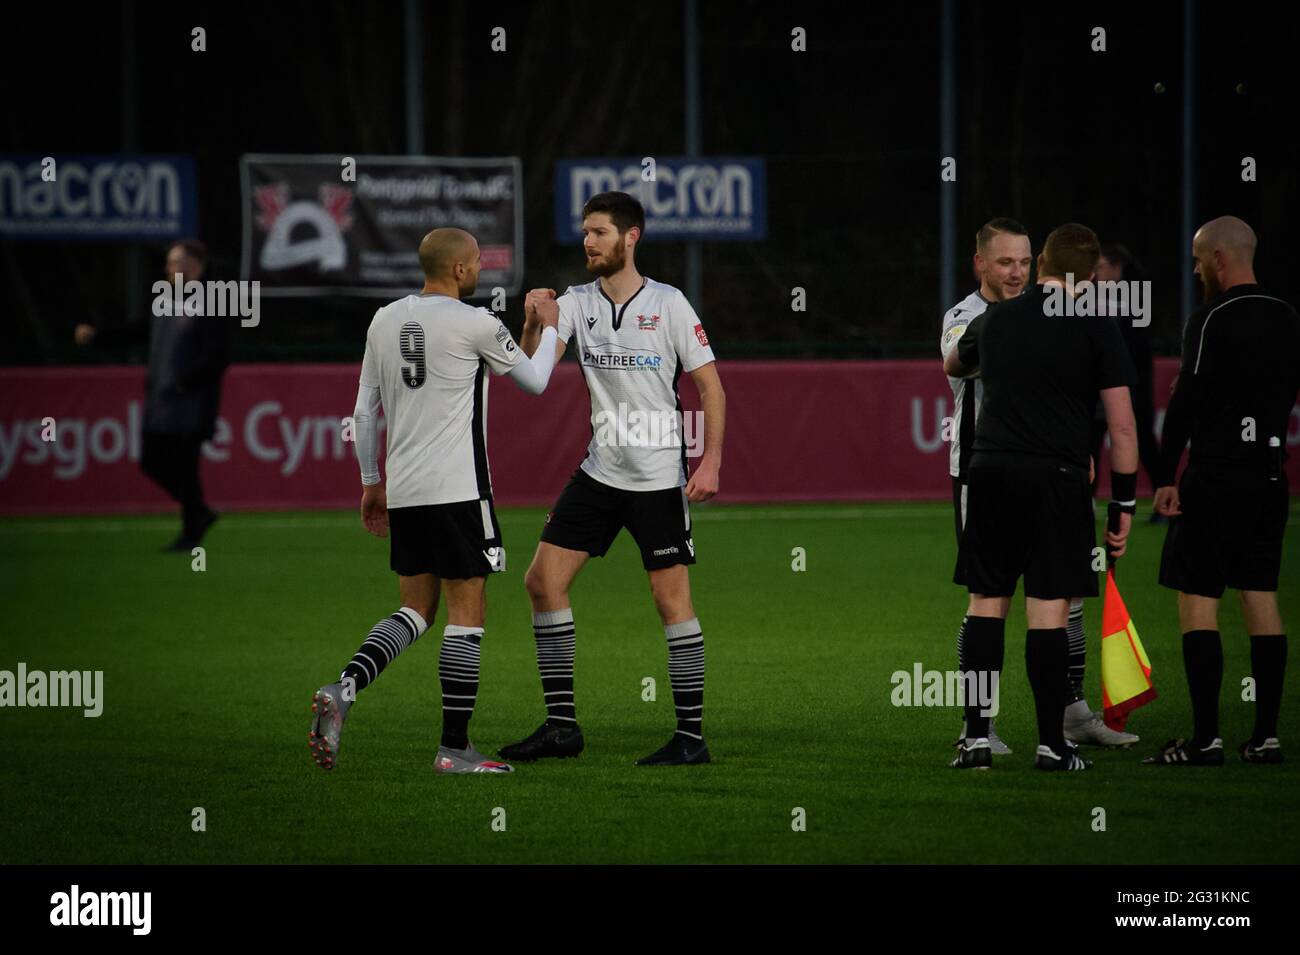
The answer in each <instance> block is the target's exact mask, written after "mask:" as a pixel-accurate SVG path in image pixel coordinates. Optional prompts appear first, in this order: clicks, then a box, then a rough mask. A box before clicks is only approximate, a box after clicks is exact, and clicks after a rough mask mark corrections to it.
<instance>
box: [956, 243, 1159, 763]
mask: <svg viewBox="0 0 1300 955" xmlns="http://www.w3.org/2000/svg"><path fill="white" fill-rule="evenodd" d="M1032 263H1033V259H1032V251H1031V248H1030V242H1029V235H1028V233H1027V232H1026V230H1025V227H1024V226H1023V225H1021V224H1020V223H1019V222H1017V221H1016V220H1014V219H1008V218H996V219H991V220H989V221H988V222H986V223H985V224H984V225H983V226H981V227H980V230H979V231H978V232H977V233H976V234H975V259H974V265H975V274H976V275H977V276H978V277H979V280H980V287H979V288H978V289H977V290H976V291H974V292H972V293H971V294H970V295H968V296H966V298H964V299H962V300H961V301H960V302H958V303H957V304H956V305H955V306H953V307H952V308H951V309H950V310H949V311H948V312H947V313H946V314H945V315H944V317H943V327H942V329H941V331H940V339H939V353H940V354H941V355H942V356H944V357H945V358H946V357H947V355H948V353H949V352H950V351H951V350H952V349H953V347H954V346H955V345H956V344H957V341H958V340H959V339H960V338H961V336H962V333H963V332H965V331H966V326H967V325H969V324H970V323H971V321H972V320H973V319H974V318H975V317H976V316H977V315H980V314H981V313H983V311H984V310H985V309H986V308H988V307H989V306H990V305H993V304H996V303H997V302H1003V301H1006V300H1007V299H1011V298H1015V297H1016V296H1018V295H1019V294H1020V293H1021V292H1023V291H1024V290H1025V286H1026V284H1028V282H1029V278H1030V268H1031V265H1032ZM948 384H949V386H950V387H951V388H952V393H953V401H954V411H953V422H952V441H951V445H950V448H949V455H948V473H949V474H950V475H951V476H952V491H953V512H954V517H955V520H956V528H957V542H958V544H959V545H960V543H961V534H962V528H963V527H964V526H965V524H966V468H967V465H968V463H969V461H970V456H971V450H972V445H973V444H974V441H975V422H976V419H977V417H978V415H979V406H980V401H981V400H982V398H983V394H982V386H981V384H980V380H979V377H978V373H976V375H975V376H974V377H970V378H954V377H952V376H951V375H950V376H949V377H948ZM953 582H954V583H957V584H962V583H965V581H964V580H963V579H962V575H961V572H960V568H959V569H958V570H957V571H956V572H955V573H954V574H953ZM973 619H974V620H975V622H974V623H971V620H972V617H971V616H970V606H969V604H968V606H967V615H966V616H965V617H963V618H962V622H961V627H960V629H958V631H957V659H958V667H959V668H960V669H961V670H962V671H963V672H965V671H967V670H970V669H973V670H976V671H980V670H985V669H990V670H995V671H998V672H1000V671H1001V669H1002V658H1003V634H1002V628H1001V624H1000V623H994V622H993V619H992V618H973ZM971 628H974V629H976V630H978V631H979V633H977V634H976V635H975V636H974V637H973V638H972V637H971V635H970V633H969V632H968V631H969V630H970V629H971ZM986 630H988V631H990V632H989V633H986V632H985V631H986ZM994 630H995V631H996V632H995V633H994V632H992V631H994ZM1066 633H1067V635H1068V638H1069V647H1070V693H1069V700H1070V701H1071V702H1070V703H1069V705H1068V706H1066V709H1065V714H1064V722H1065V738H1066V739H1067V740H1069V741H1070V742H1072V743H1088V744H1091V745H1095V746H1121V747H1122V746H1131V745H1133V744H1134V743H1136V742H1137V741H1138V737H1137V736H1134V735H1133V734H1132V733H1121V732H1116V731H1115V730H1112V729H1111V728H1110V727H1108V726H1107V725H1106V724H1105V723H1104V722H1103V721H1102V719H1101V717H1100V716H1099V715H1097V714H1096V713H1094V712H1093V711H1092V708H1091V707H1090V706H1089V705H1088V703H1087V700H1086V699H1085V697H1084V691H1083V680H1084V672H1085V671H1084V666H1085V661H1086V659H1087V638H1086V635H1085V634H1084V629H1083V598H1082V597H1077V598H1075V599H1074V600H1071V601H1070V614H1069V622H1068V625H1067V627H1066ZM970 643H973V644H974V646H969V645H968V644H970ZM965 742H966V732H965V730H964V729H963V731H962V735H961V736H960V737H959V738H958V740H957V746H958V747H959V750H960V748H961V747H963V746H964V744H965ZM988 743H989V749H990V751H991V752H992V753H994V754H997V755H1008V754H1010V753H1011V748H1010V747H1009V746H1007V744H1006V743H1005V742H1003V741H1002V739H1001V738H999V737H998V735H997V732H996V730H995V729H994V724H993V720H991V719H990V720H989V735H988ZM962 759H963V757H962V754H961V752H960V751H959V754H958V756H957V758H956V759H954V760H953V766H955V767H958V768H963V767H962V766H961V764H962Z"/></svg>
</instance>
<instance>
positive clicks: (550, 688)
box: [533, 607, 578, 724]
mask: <svg viewBox="0 0 1300 955" xmlns="http://www.w3.org/2000/svg"><path fill="white" fill-rule="evenodd" d="M533 639H534V640H536V641H537V672H538V673H540V674H541V677H542V698H543V699H544V700H545V701H546V722H548V723H566V724H574V723H577V722H578V713H577V710H576V708H575V706H574V700H573V657H574V653H575V647H576V645H577V641H576V638H575V636H574V627H573V608H572V607H565V608H564V609H563V610H543V611H541V612H539V613H534V614H533Z"/></svg>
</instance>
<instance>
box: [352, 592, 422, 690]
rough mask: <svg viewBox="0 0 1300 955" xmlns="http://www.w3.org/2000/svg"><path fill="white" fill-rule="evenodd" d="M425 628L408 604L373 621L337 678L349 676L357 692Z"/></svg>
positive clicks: (373, 680) (377, 675) (371, 680)
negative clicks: (367, 633) (375, 622)
mask: <svg viewBox="0 0 1300 955" xmlns="http://www.w3.org/2000/svg"><path fill="white" fill-rule="evenodd" d="M428 629H429V625H428V624H427V623H425V621H424V617H422V616H420V614H419V613H417V612H416V611H414V610H412V609H411V608H410V607H402V608H401V609H400V610H398V611H397V613H395V614H393V615H392V616H391V617H385V618H384V619H383V620H381V621H379V622H378V623H377V624H375V626H374V628H373V629H372V630H371V631H370V633H369V635H368V636H367V637H366V640H365V642H364V643H363V644H361V646H360V647H359V648H358V649H357V652H356V653H354V654H353V655H352V659H351V660H350V661H348V665H347V666H346V667H344V668H343V673H342V674H341V675H340V676H339V679H340V680H346V679H347V678H348V677H351V678H352V679H353V680H355V681H356V688H357V691H358V692H360V691H361V690H364V689H365V688H366V687H368V686H369V685H370V684H371V683H374V682H375V680H377V679H378V678H379V674H381V673H383V672H384V667H386V666H388V664H390V663H392V662H393V661H394V660H396V659H397V655H398V654H399V653H401V652H402V651H403V650H405V649H406V648H407V647H409V646H410V645H411V644H413V643H414V642H415V641H416V640H419V639H420V634H422V633H424V631H426V630H428Z"/></svg>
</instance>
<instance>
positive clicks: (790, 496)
mask: <svg viewBox="0 0 1300 955" xmlns="http://www.w3.org/2000/svg"><path fill="white" fill-rule="evenodd" d="M718 370H719V373H720V375H721V377H722V382H723V385H724V387H725V388H726V391H727V440H726V448H725V451H724V457H723V468H722V491H721V493H720V494H719V495H718V498H717V500H718V501H719V502H720V503H727V502H731V503H739V502H762V501H774V502H780V501H877V500H948V499H950V498H951V495H952V487H951V483H950V479H949V477H948V450H947V444H946V443H945V441H944V439H943V427H944V418H945V417H949V416H951V415H952V392H951V391H950V390H949V388H948V382H947V379H946V378H945V377H944V376H943V374H942V372H941V371H940V370H939V368H938V362H935V361H844V362H834V361H793V362H781V361H760V362H720V363H719V369H718ZM1176 371H1177V362H1176V361H1175V360H1173V359H1159V360H1157V362H1156V376H1155V393H1156V396H1157V405H1158V409H1157V427H1158V426H1159V423H1160V421H1161V420H1163V414H1164V411H1163V405H1164V403H1165V402H1166V401H1167V400H1168V394H1169V383H1170V381H1171V380H1172V378H1173V375H1174V373H1175V372H1176ZM358 372H359V366H357V365H282V364H265V365H262V364H259V365H234V366H232V367H231V368H230V369H229V370H228V371H227V373H226V376H225V380H224V385H223V391H222V403H221V415H220V418H219V420H218V426H217V433H216V436H215V438H214V440H213V441H211V442H208V443H207V444H206V445H205V446H204V450H203V463H202V477H203V482H204V487H205V490H206V493H207V496H208V499H209V500H210V501H211V502H212V504H213V506H214V507H216V508H218V509H241V508H243V509H298V508H349V507H355V506H357V504H358V502H359V500H360V477H359V472H358V468H357V463H356V456H355V452H354V449H353V445H352V444H351V443H350V442H348V441H346V440H345V439H344V431H343V427H342V420H343V418H344V417H346V416H348V415H351V414H352V405H353V402H354V400H355V397H356V390H357V375H358ZM680 388H681V395H682V405H683V408H684V409H685V410H686V412H687V413H690V412H694V411H696V410H698V409H699V397H698V395H697V394H696V392H695V388H694V385H693V384H692V382H691V380H690V376H688V375H683V376H682V379H681V383H680ZM489 393H490V394H489V401H488V457H489V460H490V463H491V472H492V482H493V488H494V492H495V496H496V500H497V502H498V503H500V504H502V505H549V504H551V503H553V502H554V500H555V498H556V496H557V495H558V494H559V493H560V490H561V489H562V488H563V487H564V484H565V482H566V481H567V480H568V478H569V475H570V474H571V473H572V471H573V469H574V468H575V467H577V466H578V463H579V462H580V461H581V460H582V457H583V455H584V454H585V452H586V447H587V442H588V441H589V440H590V439H591V437H592V433H593V426H592V422H591V420H590V411H589V405H588V401H587V389H586V385H585V384H584V382H583V380H582V374H581V369H580V368H579V367H578V365H577V364H576V363H574V362H571V361H566V362H563V363H561V364H560V365H559V366H558V367H557V368H556V370H555V373H554V375H553V376H552V378H551V383H550V386H549V387H548V388H547V390H546V392H545V393H544V394H542V395H540V396H533V395H528V394H525V393H524V392H523V391H521V390H520V389H519V388H517V387H516V386H515V385H514V383H513V382H510V381H507V380H505V379H504V378H495V377H494V378H493V379H492V384H491V386H490V388H489ZM143 402H144V369H143V368H142V367H139V366H118V367H109V368H96V367H89V368H87V367H76V368H9V369H3V370H0V514H7V515H14V514H97V513H99V514H102V513H114V512H131V511H163V510H169V509H172V508H173V507H174V505H173V504H172V503H171V502H170V500H169V499H168V498H167V497H166V496H165V495H164V494H163V493H162V492H161V491H159V490H158V489H157V488H156V487H154V486H153V484H152V483H150V482H149V480H148V479H147V478H145V477H144V476H143V475H142V474H141V473H140V469H139V459H140V427H141V422H142V420H143V411H144V408H143ZM682 435H683V437H684V438H685V443H686V445H687V448H688V454H689V453H690V452H689V449H690V448H691V447H692V436H693V435H694V436H695V437H696V438H697V439H698V436H699V428H698V427H691V426H690V425H686V426H685V427H684V428H683V429H682ZM1286 444H1287V447H1288V449H1289V454H1290V460H1289V461H1288V462H1287V471H1288V474H1289V476H1290V480H1291V481H1292V482H1297V481H1300V409H1297V410H1296V411H1295V412H1293V413H1292V416H1291V421H1290V429H1289V432H1288V434H1287V436H1286ZM692 467H693V464H692ZM1104 467H1105V466H1104V465H1103V474H1105V473H1106V472H1105V470H1104ZM1102 487H1103V493H1106V492H1107V484H1106V482H1105V481H1103V485H1102ZM1139 488H1141V489H1142V490H1143V492H1144V493H1150V491H1149V488H1148V487H1147V484H1146V477H1145V474H1144V475H1143V477H1142V478H1141V480H1140V483H1139Z"/></svg>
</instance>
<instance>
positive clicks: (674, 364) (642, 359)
mask: <svg viewBox="0 0 1300 955" xmlns="http://www.w3.org/2000/svg"><path fill="white" fill-rule="evenodd" d="M558 303H559V306H560V327H559V339H560V341H562V342H566V343H567V342H568V341H569V340H570V339H572V340H573V342H574V351H575V353H576V355H577V358H578V361H579V362H580V363H581V364H582V374H583V377H584V378H585V379H586V382H587V391H588V393H589V395H590V396H591V432H592V433H591V442H590V444H588V445H587V456H586V457H585V458H584V459H583V461H582V465H581V467H582V470H584V471H586V472H587V474H589V475H591V477H593V478H595V479H596V480H597V481H600V482H601V483H602V484H608V485H609V486H610V487H616V488H620V489H622V490H625V491H661V490H664V489H665V488H671V487H681V486H683V485H684V484H685V483H686V441H685V439H686V437H687V435H685V433H684V431H683V422H682V413H681V404H680V402H679V401H678V398H677V379H678V378H679V377H680V376H681V373H682V372H684V371H685V372H691V371H695V369H697V368H699V367H701V366H702V365H707V364H708V363H709V362H711V361H713V360H714V359H713V350H712V349H711V348H710V347H709V338H708V336H707V335H705V333H704V326H703V325H701V324H700V320H699V318H698V316H696V314H695V309H693V308H691V303H690V302H688V301H687V300H686V296H685V295H683V294H682V293H681V291H680V290H678V289H676V288H673V286H671V285H665V284H664V283H662V282H656V281H654V279H646V280H645V284H643V285H642V286H641V288H640V289H639V290H638V291H637V292H636V294H635V295H633V296H632V297H631V298H630V299H628V300H627V301H626V302H624V303H623V304H622V305H615V304H614V302H613V300H612V299H610V297H609V296H608V295H606V294H605V291H604V289H602V288H601V287H600V281H599V280H597V281H595V282H592V283H590V284H589V285H578V286H570V287H569V288H568V290H567V291H565V293H564V294H563V295H561V296H560V297H559V299H558ZM691 437H693V438H694V437H695V436H694V435H692V436H691Z"/></svg>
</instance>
